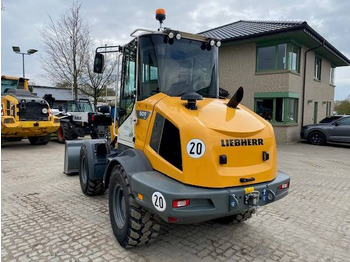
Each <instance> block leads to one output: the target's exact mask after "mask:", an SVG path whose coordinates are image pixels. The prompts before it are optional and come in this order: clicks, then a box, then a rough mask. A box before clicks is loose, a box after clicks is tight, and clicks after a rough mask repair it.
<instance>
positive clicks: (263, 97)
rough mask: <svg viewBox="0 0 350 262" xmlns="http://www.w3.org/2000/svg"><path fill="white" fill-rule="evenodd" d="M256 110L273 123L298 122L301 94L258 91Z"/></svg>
mask: <svg viewBox="0 0 350 262" xmlns="http://www.w3.org/2000/svg"><path fill="white" fill-rule="evenodd" d="M254 97H255V112H256V113H257V114H258V115H259V116H261V117H262V118H264V119H265V120H267V121H270V122H271V123H281V124H288V123H297V122H298V101H299V95H298V94H295V93H289V92H277V93H256V94H255V95H254Z"/></svg>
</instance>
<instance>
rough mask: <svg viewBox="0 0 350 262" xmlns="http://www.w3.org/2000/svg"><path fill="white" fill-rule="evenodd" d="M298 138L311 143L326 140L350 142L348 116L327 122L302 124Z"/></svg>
mask: <svg viewBox="0 0 350 262" xmlns="http://www.w3.org/2000/svg"><path fill="white" fill-rule="evenodd" d="M300 138H301V139H306V140H307V141H308V142H309V143H311V144H313V145H323V144H325V143H327V142H341V143H350V116H342V117H340V118H338V119H335V120H334V121H330V122H328V123H319V124H315V125H307V126H303V128H302V129H301V132H300Z"/></svg>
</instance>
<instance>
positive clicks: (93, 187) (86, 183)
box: [79, 145, 106, 196]
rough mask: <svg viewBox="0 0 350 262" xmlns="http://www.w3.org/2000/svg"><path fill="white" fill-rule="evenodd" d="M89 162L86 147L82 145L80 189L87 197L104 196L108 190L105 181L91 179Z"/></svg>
mask: <svg viewBox="0 0 350 262" xmlns="http://www.w3.org/2000/svg"><path fill="white" fill-rule="evenodd" d="M89 164H90V163H89V161H88V152H87V148H86V145H82V146H81V149H80V167H79V181H80V187H81V190H82V191H83V193H84V194H85V195H87V196H96V195H101V194H103V193H104V192H105V191H106V189H105V188H104V185H103V181H102V180H100V179H95V180H93V179H91V178H90V177H91V176H90V173H89V170H90V168H89Z"/></svg>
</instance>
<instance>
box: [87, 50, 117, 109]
mask: <svg viewBox="0 0 350 262" xmlns="http://www.w3.org/2000/svg"><path fill="white" fill-rule="evenodd" d="M92 57H93V56H90V57H89V59H88V61H87V70H86V74H84V76H83V78H82V83H83V87H82V88H81V89H80V90H81V91H82V92H83V93H84V94H86V95H88V96H91V97H92V98H93V99H94V105H96V104H97V100H98V98H99V97H101V96H103V95H105V94H106V89H107V88H108V87H110V86H111V85H112V84H114V83H115V81H116V79H115V77H114V76H115V74H116V66H117V59H115V56H114V55H112V58H111V57H110V56H105V64H104V68H103V73H101V74H97V73H94V71H93V61H91V60H92V59H91V58H92Z"/></svg>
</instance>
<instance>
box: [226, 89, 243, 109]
mask: <svg viewBox="0 0 350 262" xmlns="http://www.w3.org/2000/svg"><path fill="white" fill-rule="evenodd" d="M243 95H244V91H243V87H239V88H238V90H237V91H236V93H235V94H234V95H233V96H232V98H231V99H230V101H229V102H228V103H227V106H228V107H231V108H237V106H238V104H239V103H240V102H241V101H242V99H243Z"/></svg>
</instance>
